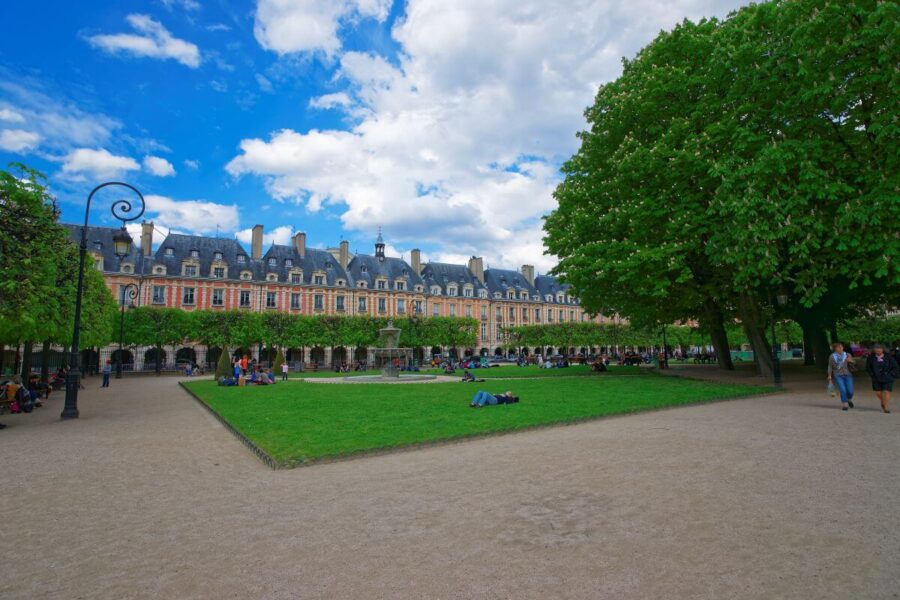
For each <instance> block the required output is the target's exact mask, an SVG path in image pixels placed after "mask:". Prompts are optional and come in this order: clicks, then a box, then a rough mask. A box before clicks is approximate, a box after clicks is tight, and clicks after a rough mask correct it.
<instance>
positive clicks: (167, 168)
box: [144, 156, 175, 177]
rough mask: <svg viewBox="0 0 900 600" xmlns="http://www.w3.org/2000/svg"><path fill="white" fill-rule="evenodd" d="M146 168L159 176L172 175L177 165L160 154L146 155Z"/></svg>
mask: <svg viewBox="0 0 900 600" xmlns="http://www.w3.org/2000/svg"><path fill="white" fill-rule="evenodd" d="M144 169H145V170H146V171H148V172H149V173H151V174H153V175H156V176H157V177H171V176H173V175H175V167H174V166H173V165H172V163H170V162H169V161H167V160H166V159H164V158H160V157H159V156H145V157H144Z"/></svg>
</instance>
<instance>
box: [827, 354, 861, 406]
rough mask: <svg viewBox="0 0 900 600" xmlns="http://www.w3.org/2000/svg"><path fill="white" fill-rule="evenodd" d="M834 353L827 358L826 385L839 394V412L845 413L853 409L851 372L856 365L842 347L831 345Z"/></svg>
mask: <svg viewBox="0 0 900 600" xmlns="http://www.w3.org/2000/svg"><path fill="white" fill-rule="evenodd" d="M831 349H832V350H834V352H832V353H831V356H829V357H828V383H831V384H833V385H835V386H836V387H837V389H838V391H839V392H840V393H841V410H842V411H844V412H847V409H848V408H853V371H855V370H856V363H855V362H853V357H852V356H851V355H850V354H848V353H846V352H844V345H843V344H842V343H840V342H835V343H833V344H832V345H831Z"/></svg>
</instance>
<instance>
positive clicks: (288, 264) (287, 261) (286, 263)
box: [284, 258, 294, 268]
mask: <svg viewBox="0 0 900 600" xmlns="http://www.w3.org/2000/svg"><path fill="white" fill-rule="evenodd" d="M284 266H285V267H288V268H290V267H293V266H294V261H292V260H291V259H289V258H286V259H285V260H284Z"/></svg>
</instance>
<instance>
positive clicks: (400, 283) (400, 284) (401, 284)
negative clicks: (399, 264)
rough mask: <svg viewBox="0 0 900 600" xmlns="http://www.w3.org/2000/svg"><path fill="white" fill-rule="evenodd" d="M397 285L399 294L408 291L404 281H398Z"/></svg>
mask: <svg viewBox="0 0 900 600" xmlns="http://www.w3.org/2000/svg"><path fill="white" fill-rule="evenodd" d="M396 285H397V291H398V292H402V291H403V290H405V289H406V284H405V283H404V282H402V281H398V282H397V284H396Z"/></svg>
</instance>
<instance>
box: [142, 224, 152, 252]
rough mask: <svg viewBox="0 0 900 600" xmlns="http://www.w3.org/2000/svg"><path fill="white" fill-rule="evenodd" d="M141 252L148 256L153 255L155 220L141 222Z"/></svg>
mask: <svg viewBox="0 0 900 600" xmlns="http://www.w3.org/2000/svg"><path fill="white" fill-rule="evenodd" d="M141 253H142V254H143V255H144V256H145V257H148V258H149V257H150V256H152V255H153V221H150V222H149V223H148V222H147V221H144V222H143V223H141Z"/></svg>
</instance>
